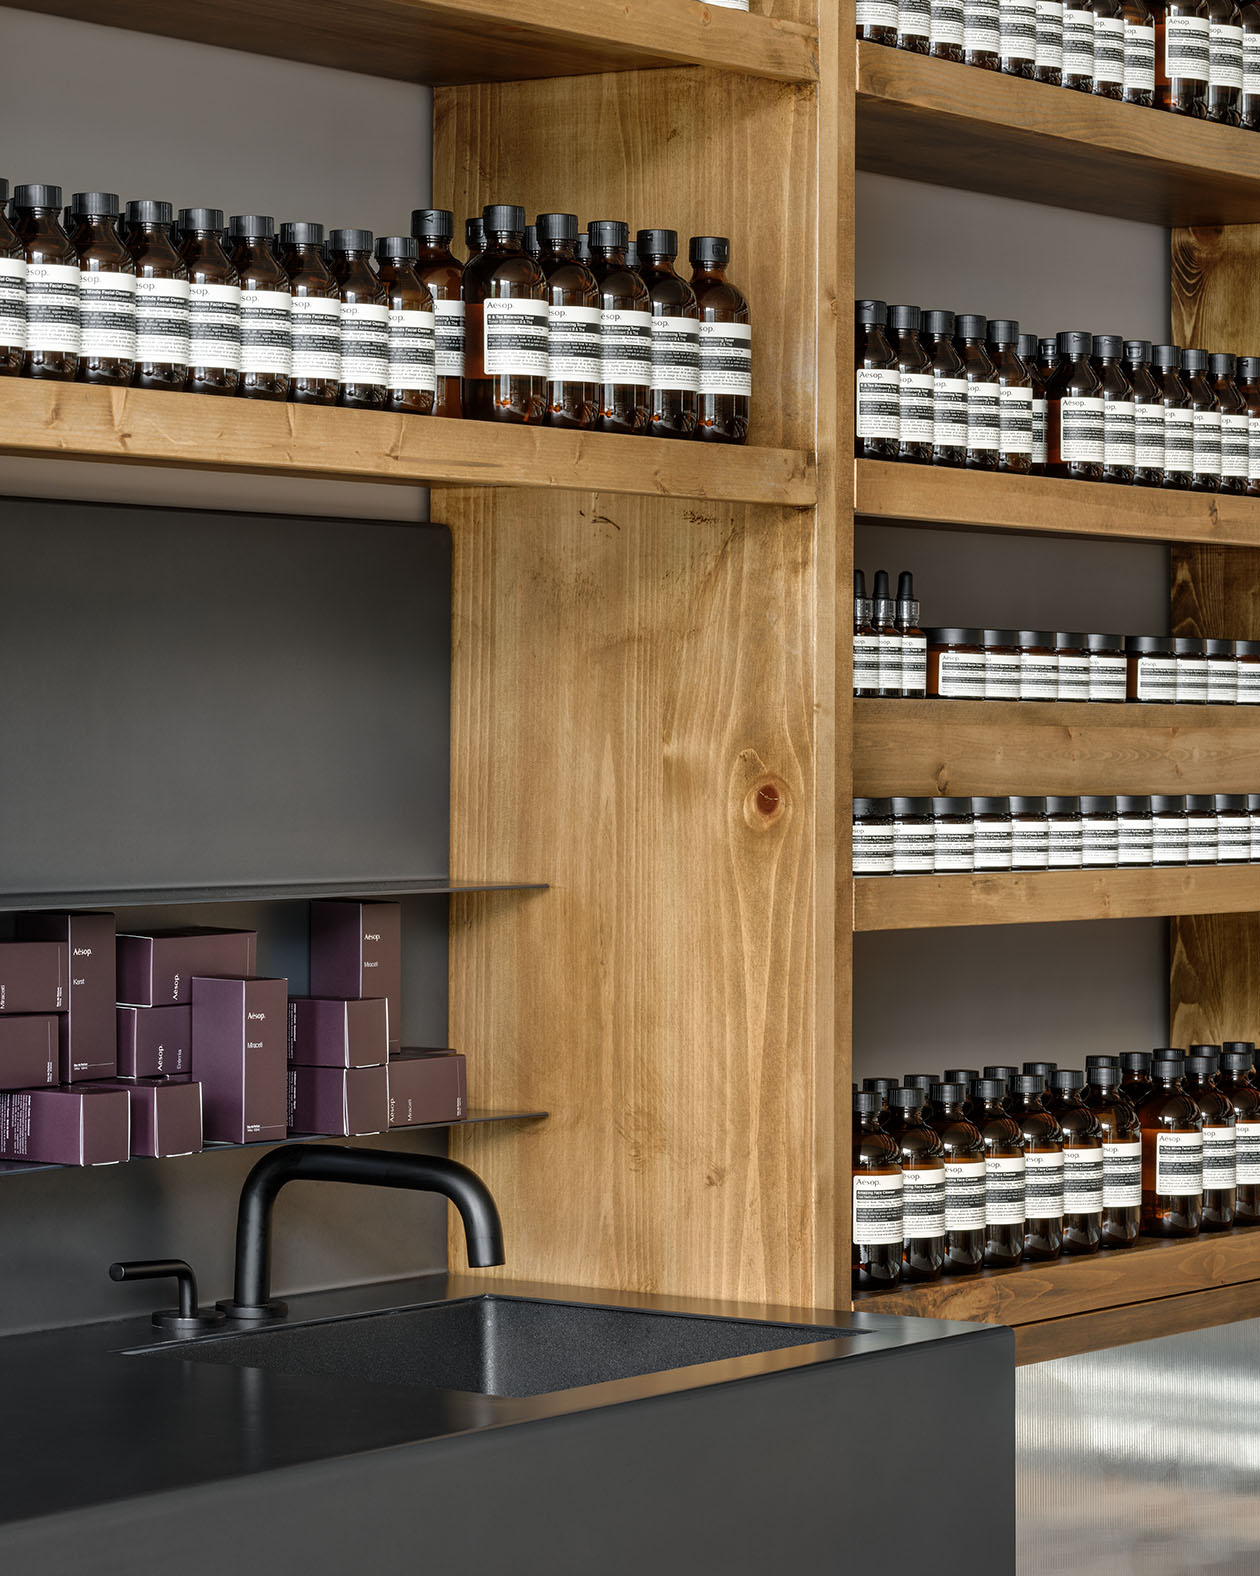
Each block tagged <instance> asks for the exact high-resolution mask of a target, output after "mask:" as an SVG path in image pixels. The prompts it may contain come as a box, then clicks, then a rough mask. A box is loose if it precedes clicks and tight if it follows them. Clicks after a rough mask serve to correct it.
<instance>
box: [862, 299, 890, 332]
mask: <svg viewBox="0 0 1260 1576" xmlns="http://www.w3.org/2000/svg"><path fill="white" fill-rule="evenodd" d="M855 311H856V313H857V320H858V322H859V323H864V324H866V325H867V326H868V327H874V328H883V327H884V326H885V325H886V324H887V322H888V303H887V302H886V301H859V302H857V303H856V306H855Z"/></svg>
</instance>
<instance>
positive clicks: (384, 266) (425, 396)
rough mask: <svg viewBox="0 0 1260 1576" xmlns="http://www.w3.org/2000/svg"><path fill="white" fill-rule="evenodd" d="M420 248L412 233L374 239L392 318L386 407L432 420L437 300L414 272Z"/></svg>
mask: <svg viewBox="0 0 1260 1576" xmlns="http://www.w3.org/2000/svg"><path fill="white" fill-rule="evenodd" d="M418 256H419V248H418V247H417V245H416V242H415V239H414V237H412V236H410V235H382V236H378V237H377V241H376V275H377V278H378V279H379V280H380V282H381V289H382V290H383V291H384V292H385V310H386V312H387V313H388V314H389V316H388V323H389V357H388V369H387V371H386V374H385V409H386V410H393V411H398V412H399V413H400V414H401V415H406V416H431V415H432V414H433V399H434V394H435V392H436V388H437V376H436V365H435V344H434V317H433V297H432V296H431V295H430V294H429V287H428V286H427V285H426V284H425V283H424V281H423V280H422V279H421V278H420V275H419V274H418V273H417V272H416V261H417V258H418Z"/></svg>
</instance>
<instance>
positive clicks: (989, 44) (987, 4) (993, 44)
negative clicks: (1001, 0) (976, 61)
mask: <svg viewBox="0 0 1260 1576" xmlns="http://www.w3.org/2000/svg"><path fill="white" fill-rule="evenodd" d="M1000 39H1001V35H1000V29H999V25H998V0H963V48H964V49H965V50H966V51H967V52H968V54H972V53H983V54H990V55H996V54H997V52H998V46H999V43H1000Z"/></svg>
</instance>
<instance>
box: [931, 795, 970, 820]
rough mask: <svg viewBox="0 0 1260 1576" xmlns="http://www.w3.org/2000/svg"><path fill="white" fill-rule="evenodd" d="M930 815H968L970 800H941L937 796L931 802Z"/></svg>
mask: <svg viewBox="0 0 1260 1576" xmlns="http://www.w3.org/2000/svg"><path fill="white" fill-rule="evenodd" d="M932 813H933V814H934V815H937V816H941V815H968V816H969V815H970V814H971V800H970V799H959V798H948V797H946V798H942V797H941V796H940V795H939V794H938V795H937V796H936V797H935V798H934V799H933V800H932Z"/></svg>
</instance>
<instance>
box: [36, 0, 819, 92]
mask: <svg viewBox="0 0 1260 1576" xmlns="http://www.w3.org/2000/svg"><path fill="white" fill-rule="evenodd" d="M23 9H24V10H27V11H37V12H40V13H41V14H43V15H46V16H65V17H73V18H75V19H77V20H78V21H81V22H96V23H104V24H105V25H107V26H110V27H122V28H130V29H132V30H134V31H136V32H141V33H158V34H160V35H162V36H163V37H166V38H184V39H190V40H192V41H193V42H195V43H199V44H218V45H220V46H222V45H224V44H228V45H230V47H231V48H233V49H243V50H248V51H249V52H250V53H252V54H256V55H275V56H279V57H280V58H281V59H283V60H302V61H306V62H307V63H308V64H310V65H315V66H330V67H333V68H334V69H336V70H340V71H362V72H366V73H367V74H368V75H370V76H377V77H391V78H395V79H397V80H399V81H403V82H431V83H434V84H439V83H440V84H454V83H463V82H502V81H515V80H517V79H520V78H526V77H564V76H577V75H584V74H586V73H588V72H599V71H632V70H637V69H639V68H640V67H645V66H677V65H696V66H712V67H714V68H716V69H718V70H721V71H738V72H744V73H747V74H748V75H750V76H758V77H772V78H776V79H779V80H783V81H789V82H813V81H815V80H817V76H818V41H817V37H816V35H815V33H814V31H813V29H811V28H808V27H805V26H804V25H802V24H800V23H795V22H785V21H782V20H780V19H778V18H776V17H768V16H755V15H748V14H746V13H743V12H739V11H731V10H726V9H724V8H722V7H721V6H716V5H715V6H712V7H710V6H707V5H702V4H700V3H698V0H619V3H616V4H613V3H610V0H569V3H568V4H567V5H564V6H556V5H552V4H550V3H549V0H354V4H353V5H344V4H338V3H334V0H217V3H216V4H214V5H203V4H197V3H196V0H114V3H113V4H112V5H110V6H109V7H107V8H105V9H102V8H101V7H100V6H93V5H92V4H90V3H89V0H26V3H25V4H24V6H23Z"/></svg>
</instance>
